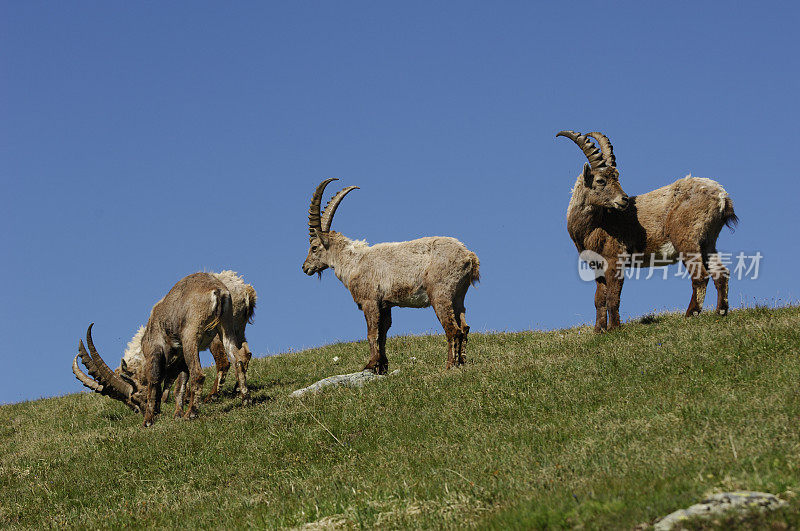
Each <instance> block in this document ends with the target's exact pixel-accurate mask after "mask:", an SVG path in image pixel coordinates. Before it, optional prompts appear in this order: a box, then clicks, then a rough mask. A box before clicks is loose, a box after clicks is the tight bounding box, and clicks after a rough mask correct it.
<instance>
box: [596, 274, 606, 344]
mask: <svg viewBox="0 0 800 531" xmlns="http://www.w3.org/2000/svg"><path fill="white" fill-rule="evenodd" d="M595 282H596V283H597V289H595V292H594V308H595V321H594V331H595V332H596V333H598V334H599V333H600V332H605V331H606V328H608V302H607V300H606V279H605V277H598V278H597V279H596V280H595Z"/></svg>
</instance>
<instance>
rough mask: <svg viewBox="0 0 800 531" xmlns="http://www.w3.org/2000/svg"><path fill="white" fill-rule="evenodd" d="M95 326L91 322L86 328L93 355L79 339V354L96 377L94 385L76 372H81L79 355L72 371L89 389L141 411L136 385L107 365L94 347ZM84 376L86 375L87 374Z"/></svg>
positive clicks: (91, 373)
mask: <svg viewBox="0 0 800 531" xmlns="http://www.w3.org/2000/svg"><path fill="white" fill-rule="evenodd" d="M93 326H94V323H92V324H90V325H89V328H88V329H87V330H86V344H87V346H88V347H89V352H91V355H90V354H89V352H86V349H85V348H84V346H83V341H78V356H80V358H81V361H83V364H84V365H85V366H86V369H87V370H88V371H89V375H90V376H91V377H92V378H93V379H94V382H93V384H94V385H92V384H87V382H86V381H84V378H82V377H81V376H79V375H78V373H77V372H75V369H76V368H77V369H78V372H81V371H80V368H79V367H77V365H78V360H77V357H78V356H76V359H74V360H73V363H72V369H73V370H72V372H73V373H74V374H75V376H76V377H77V378H78V380H80V382H81V383H82V384H84V385H86V387H88V388H89V389H92V390H93V391H96V392H98V393H100V394H102V395H106V396H109V397H111V398H114V399H116V400H119V401H121V402H124V403H125V404H126V405H127V406H128V407H130V408H131V409H132V410H134V411H137V412H138V411H140V408H139V404H138V403H137V401H136V400H134V399H133V396H132V395H133V392H134V386H133V385H131V383H128V382H126V381H125V380H123V379H122V378H120V377H119V376H117V375H116V374H115V373H114V371H112V370H111V369H110V368H109V367H108V365H106V362H105V361H103V358H102V357H100V354H99V353H98V352H97V349H96V348H95V347H94V342H93V341H92V327H93ZM81 374H83V373H81ZM83 376H84V377H86V375H83ZM95 386H96V387H95Z"/></svg>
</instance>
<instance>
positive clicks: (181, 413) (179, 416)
mask: <svg viewBox="0 0 800 531" xmlns="http://www.w3.org/2000/svg"><path fill="white" fill-rule="evenodd" d="M182 416H183V410H182V409H179V410H177V411H176V412H175V414H174V415H172V418H174V419H179V418H181V417H182Z"/></svg>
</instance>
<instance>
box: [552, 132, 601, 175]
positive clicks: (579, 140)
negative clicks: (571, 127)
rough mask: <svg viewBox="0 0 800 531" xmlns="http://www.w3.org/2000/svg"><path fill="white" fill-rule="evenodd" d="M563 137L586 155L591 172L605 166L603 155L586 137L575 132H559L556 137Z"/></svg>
mask: <svg viewBox="0 0 800 531" xmlns="http://www.w3.org/2000/svg"><path fill="white" fill-rule="evenodd" d="M559 136H563V137H566V138H569V139H570V140H572V141H573V142H575V143H576V144H577V145H578V147H579V148H581V151H583V154H584V155H586V158H587V159H589V165H590V166H591V167H592V169H593V170H596V169H598V168H600V167H602V166H605V160H604V159H603V153H602V152H601V151H600V150H599V149H597V146H595V145H594V143H593V142H592V141H591V140H589V139H588V138H586V135H582V134H580V133H576V132H575V131H561V132H559V133H558V134H557V135H556V137H559Z"/></svg>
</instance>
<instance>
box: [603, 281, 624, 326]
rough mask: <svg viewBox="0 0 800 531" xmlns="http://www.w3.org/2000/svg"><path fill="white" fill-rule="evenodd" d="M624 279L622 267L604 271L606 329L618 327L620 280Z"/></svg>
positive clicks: (620, 294)
mask: <svg viewBox="0 0 800 531" xmlns="http://www.w3.org/2000/svg"><path fill="white" fill-rule="evenodd" d="M624 279H625V271H624V269H621V268H620V269H611V268H609V270H608V271H606V305H607V306H608V330H614V329H615V328H619V326H620V320H619V300H620V297H621V296H622V282H623V280H624Z"/></svg>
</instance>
